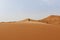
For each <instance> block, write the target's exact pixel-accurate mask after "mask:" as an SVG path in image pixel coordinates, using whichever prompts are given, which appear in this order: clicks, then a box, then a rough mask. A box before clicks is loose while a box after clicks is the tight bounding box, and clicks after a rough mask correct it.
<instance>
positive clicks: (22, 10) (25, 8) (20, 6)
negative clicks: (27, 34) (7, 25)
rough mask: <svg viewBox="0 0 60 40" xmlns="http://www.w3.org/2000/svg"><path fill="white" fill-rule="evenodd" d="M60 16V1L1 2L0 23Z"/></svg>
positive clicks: (21, 0)
mask: <svg viewBox="0 0 60 40" xmlns="http://www.w3.org/2000/svg"><path fill="white" fill-rule="evenodd" d="M48 15H60V0H0V21H1V22H2V21H17V20H22V19H25V18H32V19H41V18H44V17H46V16H48Z"/></svg>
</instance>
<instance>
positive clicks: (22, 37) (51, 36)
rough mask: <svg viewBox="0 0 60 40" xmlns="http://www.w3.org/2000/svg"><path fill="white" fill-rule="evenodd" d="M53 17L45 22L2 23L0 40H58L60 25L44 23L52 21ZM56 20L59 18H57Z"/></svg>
mask: <svg viewBox="0 0 60 40" xmlns="http://www.w3.org/2000/svg"><path fill="white" fill-rule="evenodd" d="M55 17H56V16H55ZM55 17H54V16H53V18H52V17H51V16H50V17H48V18H46V19H44V20H46V21H44V20H43V21H41V22H40V21H37V20H36V21H32V20H31V19H27V20H23V21H21V22H19V21H18V22H2V23H0V40H60V25H53V24H52V23H51V24H49V23H44V22H47V20H49V21H48V22H50V20H51V19H53V20H54V18H55ZM55 19H56V18H55ZM58 19H60V17H59V18H58V17H57V20H58ZM58 21H59V20H58ZM55 22H56V21H55Z"/></svg>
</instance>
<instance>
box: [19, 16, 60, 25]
mask: <svg viewBox="0 0 60 40" xmlns="http://www.w3.org/2000/svg"><path fill="white" fill-rule="evenodd" d="M20 22H42V23H47V24H60V16H58V15H50V16H48V17H46V18H44V19H42V20H33V19H30V18H27V19H24V20H22V21H20Z"/></svg>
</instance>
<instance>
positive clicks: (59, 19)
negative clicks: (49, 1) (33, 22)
mask: <svg viewBox="0 0 60 40" xmlns="http://www.w3.org/2000/svg"><path fill="white" fill-rule="evenodd" d="M40 22H44V23H48V24H60V16H58V15H50V16H48V17H46V18H44V19H42V20H40Z"/></svg>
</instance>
